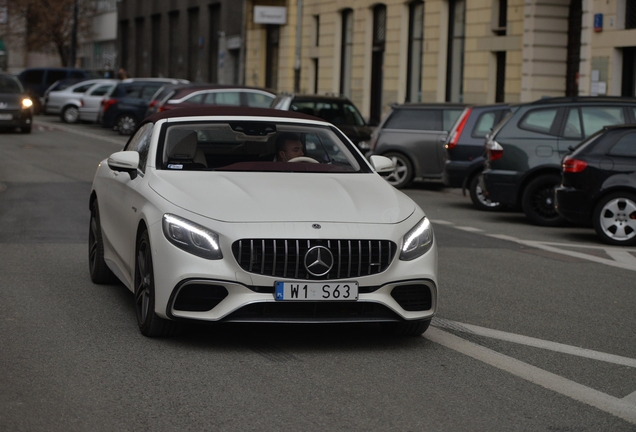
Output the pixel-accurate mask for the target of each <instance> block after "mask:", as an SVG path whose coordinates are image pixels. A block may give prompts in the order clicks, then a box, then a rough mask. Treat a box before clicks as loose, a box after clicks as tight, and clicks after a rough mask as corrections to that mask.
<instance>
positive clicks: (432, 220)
mask: <svg viewBox="0 0 636 432" xmlns="http://www.w3.org/2000/svg"><path fill="white" fill-rule="evenodd" d="M431 222H433V223H434V224H439V225H455V224H454V223H452V222H449V221H445V220H441V219H431Z"/></svg>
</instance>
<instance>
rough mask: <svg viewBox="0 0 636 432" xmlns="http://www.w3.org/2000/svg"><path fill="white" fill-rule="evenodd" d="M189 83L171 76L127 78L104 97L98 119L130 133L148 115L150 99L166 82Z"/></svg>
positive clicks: (123, 133)
mask: <svg viewBox="0 0 636 432" xmlns="http://www.w3.org/2000/svg"><path fill="white" fill-rule="evenodd" d="M184 81H185V83H187V82H188V81H186V80H177V79H171V78H127V79H125V80H123V81H121V82H120V83H119V84H117V85H116V86H115V87H114V88H113V90H112V91H111V92H110V93H108V94H107V95H106V97H104V99H103V100H102V102H101V107H100V110H99V112H98V114H97V121H98V122H99V123H101V125H102V126H104V127H108V128H113V129H115V130H117V131H118V132H119V133H120V134H121V135H130V134H131V133H133V131H134V130H135V129H136V128H137V125H138V124H139V122H140V121H141V120H143V119H144V118H145V117H146V111H147V109H148V101H149V100H150V98H152V96H153V95H154V94H155V93H156V92H157V90H159V88H161V86H163V85H164V84H166V83H173V84H178V83H184Z"/></svg>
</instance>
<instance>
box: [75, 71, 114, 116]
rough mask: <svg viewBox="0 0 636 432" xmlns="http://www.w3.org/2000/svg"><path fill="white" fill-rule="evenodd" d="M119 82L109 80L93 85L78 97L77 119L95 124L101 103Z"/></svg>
mask: <svg viewBox="0 0 636 432" xmlns="http://www.w3.org/2000/svg"><path fill="white" fill-rule="evenodd" d="M118 82H119V80H110V81H109V82H101V83H97V84H94V85H93V86H92V87H90V88H89V89H88V90H86V91H85V92H84V94H82V96H81V97H80V106H79V119H80V121H84V122H91V123H95V122H96V121H97V115H98V114H99V110H100V108H101V106H102V101H103V100H104V98H105V97H106V95H107V94H108V93H110V92H111V91H112V90H113V88H114V87H115V86H116V85H117V83H118Z"/></svg>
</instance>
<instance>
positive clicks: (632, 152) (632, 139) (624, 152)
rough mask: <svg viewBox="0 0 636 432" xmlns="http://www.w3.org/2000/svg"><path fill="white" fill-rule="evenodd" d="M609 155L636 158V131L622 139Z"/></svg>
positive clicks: (615, 144) (616, 143)
mask: <svg viewBox="0 0 636 432" xmlns="http://www.w3.org/2000/svg"><path fill="white" fill-rule="evenodd" d="M608 154H609V155H610V156H623V157H632V158H633V157H636V131H634V132H628V133H626V134H625V135H623V136H622V137H620V138H619V139H618V141H616V142H615V143H614V145H613V146H612V148H611V149H610V150H609V152H608Z"/></svg>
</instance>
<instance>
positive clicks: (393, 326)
mask: <svg viewBox="0 0 636 432" xmlns="http://www.w3.org/2000/svg"><path fill="white" fill-rule="evenodd" d="M429 325H431V320H430V319H426V320H416V321H401V322H389V323H382V327H383V328H384V330H385V331H386V332H387V333H388V334H390V335H392V336H422V335H423V334H424V332H425V331H426V330H428V326H429Z"/></svg>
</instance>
